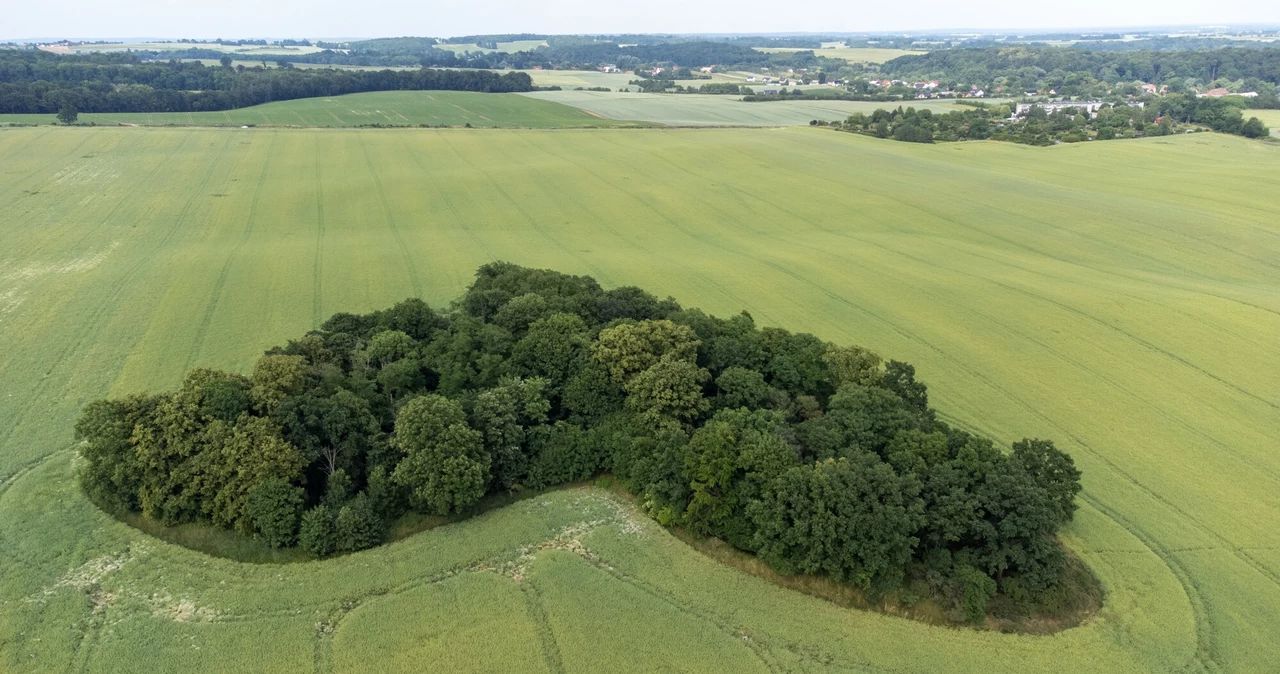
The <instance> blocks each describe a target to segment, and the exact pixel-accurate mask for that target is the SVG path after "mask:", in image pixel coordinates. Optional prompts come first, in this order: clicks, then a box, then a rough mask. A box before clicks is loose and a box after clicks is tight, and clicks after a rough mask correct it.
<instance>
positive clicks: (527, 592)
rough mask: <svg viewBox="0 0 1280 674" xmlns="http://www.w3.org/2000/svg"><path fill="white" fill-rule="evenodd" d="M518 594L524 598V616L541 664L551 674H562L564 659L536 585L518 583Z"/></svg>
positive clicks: (526, 581)
mask: <svg viewBox="0 0 1280 674" xmlns="http://www.w3.org/2000/svg"><path fill="white" fill-rule="evenodd" d="M520 594H521V595H522V596H523V597H524V606H525V615H526V616H528V618H529V622H531V623H533V631H534V634H536V635H537V638H538V650H539V652H540V653H541V654H542V662H543V663H544V664H545V665H546V666H547V671H549V672H551V674H564V673H565V669H564V659H563V658H562V657H561V655H560V645H559V644H558V643H557V642H556V634H555V630H553V629H552V628H551V618H550V617H549V616H547V610H546V607H544V606H543V605H542V598H541V592H540V591H539V590H538V584H537V583H535V582H533V581H532V580H528V579H526V580H525V581H523V582H521V583H520Z"/></svg>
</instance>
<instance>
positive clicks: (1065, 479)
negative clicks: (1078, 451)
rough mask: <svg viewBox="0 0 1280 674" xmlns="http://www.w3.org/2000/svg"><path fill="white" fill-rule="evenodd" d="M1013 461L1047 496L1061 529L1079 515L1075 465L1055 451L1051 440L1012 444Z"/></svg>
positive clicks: (1064, 455) (1078, 482)
mask: <svg viewBox="0 0 1280 674" xmlns="http://www.w3.org/2000/svg"><path fill="white" fill-rule="evenodd" d="M1010 459H1011V460H1012V461H1013V462H1014V463H1016V464H1018V466H1020V467H1021V468H1022V470H1023V471H1024V472H1025V473H1026V474H1027V476H1029V477H1030V478H1031V479H1032V481H1034V482H1035V483H1036V485H1038V486H1039V487H1040V488H1041V489H1043V490H1044V491H1045V493H1046V494H1048V496H1049V499H1050V501H1051V502H1052V504H1053V509H1054V511H1055V516H1056V518H1057V521H1058V525H1059V526H1060V525H1063V524H1066V523H1067V522H1070V521H1071V518H1072V517H1073V516H1074V514H1075V511H1076V494H1079V493H1080V471H1079V469H1077V468H1076V464H1075V461H1073V460H1072V459H1071V457H1070V456H1069V455H1067V453H1066V452H1063V451H1062V450H1060V449H1058V448H1057V447H1054V446H1053V441H1052V440H1032V439H1029V438H1023V439H1022V440H1021V441H1019V442H1015V443H1013V454H1012V455H1011V456H1010Z"/></svg>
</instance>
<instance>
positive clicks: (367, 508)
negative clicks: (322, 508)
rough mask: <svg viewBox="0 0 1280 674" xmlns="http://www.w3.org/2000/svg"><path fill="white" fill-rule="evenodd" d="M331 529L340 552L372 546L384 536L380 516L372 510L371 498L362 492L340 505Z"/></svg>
mask: <svg viewBox="0 0 1280 674" xmlns="http://www.w3.org/2000/svg"><path fill="white" fill-rule="evenodd" d="M333 530H334V539H335V545H336V547H337V549H338V550H341V551H342V552H354V551H356V550H364V549H365V548H372V547H373V546H375V545H377V544H379V543H381V542H382V539H383V537H384V536H385V531H384V526H383V522H382V518H381V517H379V516H378V513H377V512H376V511H375V510H374V504H373V500H372V499H370V498H369V495H368V494H366V493H364V492H360V493H359V494H356V496H355V498H353V499H351V500H350V501H348V502H347V504H346V505H344V506H342V509H341V510H339V511H338V516H337V517H335V518H334V520H333Z"/></svg>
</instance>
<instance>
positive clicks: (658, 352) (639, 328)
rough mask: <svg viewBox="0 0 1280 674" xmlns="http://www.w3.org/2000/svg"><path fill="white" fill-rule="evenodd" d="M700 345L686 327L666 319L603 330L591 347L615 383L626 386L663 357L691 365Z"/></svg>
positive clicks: (597, 360)
mask: <svg viewBox="0 0 1280 674" xmlns="http://www.w3.org/2000/svg"><path fill="white" fill-rule="evenodd" d="M700 343H701V342H700V341H699V340H698V338H697V336H696V335H695V334H694V332H693V330H692V329H690V328H689V326H687V325H680V324H677V323H673V322H671V321H669V320H666V319H663V320H658V321H637V322H635V323H623V324H620V325H616V326H614V327H612V328H607V329H605V330H602V331H601V332H600V336H599V337H598V338H597V340H596V343H595V344H594V345H592V347H591V355H592V357H593V358H594V359H595V360H596V362H598V363H600V364H601V365H603V366H605V368H606V369H607V370H608V371H609V375H610V376H612V377H613V378H614V380H616V381H619V382H625V381H627V380H628V379H630V378H631V377H632V376H635V375H636V374H637V373H639V372H642V371H644V370H647V369H649V368H651V367H653V366H654V365H656V364H657V363H658V361H660V360H662V359H663V358H664V357H666V358H667V359H668V360H672V361H686V362H689V363H692V362H694V360H695V359H696V358H697V354H698V345H699V344H700Z"/></svg>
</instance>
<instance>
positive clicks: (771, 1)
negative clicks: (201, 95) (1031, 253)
mask: <svg viewBox="0 0 1280 674" xmlns="http://www.w3.org/2000/svg"><path fill="white" fill-rule="evenodd" d="M4 2H5V4H6V5H8V6H7V7H5V8H3V9H2V10H0V39H30V38H48V37H59V38H60V37H66V38H70V39H84V38H124V37H168V38H180V37H187V38H217V37H224V38H248V37H273V38H283V37H295V38H302V37H306V38H321V37H329V38H345V37H392V36H402V35H417V36H434V37H447V36H452V35H471V34H482V33H514V32H530V33H561V34H565V33H624V32H628V33H744V32H749V33H781V32H800V31H805V32H864V31H865V32H871V31H924V30H957V29H962V28H974V29H990V30H1032V29H1039V30H1057V29H1069V28H1096V27H1108V26H1146V25H1166V26H1171V25H1222V24H1271V25H1276V24H1280V2H1277V0H1233V1H1232V2H1228V3H1226V4H1225V5H1218V4H1217V3H1206V2H1204V1H1203V0H1127V1H1122V2H1116V1H1115V0H1070V1H1069V2H1048V1H1044V0H1040V1H1038V2H1037V1H1035V0H1032V1H1025V0H1024V1H1021V2H1016V1H1015V2H1011V1H1010V0H965V1H964V2H957V1H955V0H895V1H891V2H885V1H883V0H880V1H877V2H866V0H791V1H789V2H785V3H779V2H777V1H776V0H768V1H766V0H736V1H735V2H723V1H720V0H715V1H708V0H701V1H694V2H690V1H689V0H645V1H644V2H621V3H620V2H607V1H601V0H360V1H359V2H352V0H268V1H264V0H218V1H217V2H194V1H193V0H122V1H120V2H103V1H102V0H60V1H59V2H23V1H21V0H4Z"/></svg>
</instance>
